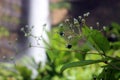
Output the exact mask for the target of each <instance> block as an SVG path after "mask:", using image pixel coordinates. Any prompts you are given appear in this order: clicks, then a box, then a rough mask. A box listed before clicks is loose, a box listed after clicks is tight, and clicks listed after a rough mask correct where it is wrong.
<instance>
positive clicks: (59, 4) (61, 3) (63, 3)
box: [50, 0, 71, 10]
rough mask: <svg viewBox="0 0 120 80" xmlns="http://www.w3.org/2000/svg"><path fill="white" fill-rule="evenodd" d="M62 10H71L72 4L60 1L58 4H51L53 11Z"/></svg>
mask: <svg viewBox="0 0 120 80" xmlns="http://www.w3.org/2000/svg"><path fill="white" fill-rule="evenodd" d="M56 8H57V9H60V8H67V9H70V8H71V6H70V3H69V2H67V1H64V0H63V1H60V2H58V3H51V4H50V9H51V10H53V9H56Z"/></svg>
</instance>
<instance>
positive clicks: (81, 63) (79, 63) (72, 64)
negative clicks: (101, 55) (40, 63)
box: [61, 59, 105, 72]
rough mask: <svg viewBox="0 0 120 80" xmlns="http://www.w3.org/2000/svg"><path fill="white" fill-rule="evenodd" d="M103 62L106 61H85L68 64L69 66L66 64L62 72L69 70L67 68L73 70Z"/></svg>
mask: <svg viewBox="0 0 120 80" xmlns="http://www.w3.org/2000/svg"><path fill="white" fill-rule="evenodd" d="M103 61H105V59H103V60H83V61H78V62H72V63H68V64H65V65H64V66H63V67H62V68H61V72H63V71H64V70H65V69H67V68H71V67H81V66H86V65H90V64H95V63H99V62H103Z"/></svg>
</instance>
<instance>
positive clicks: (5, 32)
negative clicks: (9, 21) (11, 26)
mask: <svg viewBox="0 0 120 80" xmlns="http://www.w3.org/2000/svg"><path fill="white" fill-rule="evenodd" d="M6 36H9V31H8V30H7V29H6V28H5V27H3V26H0V38H1V37H6Z"/></svg>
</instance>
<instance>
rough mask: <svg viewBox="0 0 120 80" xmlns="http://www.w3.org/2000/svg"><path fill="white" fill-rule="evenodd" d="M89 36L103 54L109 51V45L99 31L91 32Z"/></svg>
mask: <svg viewBox="0 0 120 80" xmlns="http://www.w3.org/2000/svg"><path fill="white" fill-rule="evenodd" d="M90 36H91V38H92V40H93V41H94V43H95V45H97V47H98V48H99V49H100V50H102V51H103V52H106V51H107V50H109V48H110V45H109V42H108V40H107V38H105V37H104V36H103V35H102V34H101V33H100V32H99V31H97V30H93V31H92V33H91V35H90Z"/></svg>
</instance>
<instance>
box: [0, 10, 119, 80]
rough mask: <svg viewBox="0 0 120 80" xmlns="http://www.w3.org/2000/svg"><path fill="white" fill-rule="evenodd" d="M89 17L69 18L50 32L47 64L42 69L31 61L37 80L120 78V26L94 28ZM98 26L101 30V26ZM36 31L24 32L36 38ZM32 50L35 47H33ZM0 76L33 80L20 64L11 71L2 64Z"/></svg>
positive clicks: (27, 70) (28, 71)
mask: <svg viewBox="0 0 120 80" xmlns="http://www.w3.org/2000/svg"><path fill="white" fill-rule="evenodd" d="M89 14H90V13H89V12H88V13H85V14H84V15H83V16H79V17H78V18H77V19H75V18H74V19H66V20H65V21H64V22H63V23H61V24H60V25H59V26H58V27H56V28H53V29H52V31H51V32H47V33H48V38H49V42H47V41H45V40H44V39H43V41H44V43H45V44H46V47H45V49H46V53H47V58H48V60H47V62H46V65H45V66H44V67H42V66H41V63H39V64H36V63H35V61H34V59H32V58H30V59H31V60H32V62H31V63H32V65H31V66H33V67H34V68H35V69H36V71H37V72H38V76H37V77H36V78H35V80H119V79H120V65H119V63H120V54H119V53H120V25H119V24H117V23H115V22H114V23H112V24H111V27H105V26H104V27H103V29H102V30H97V29H94V28H93V27H89V26H88V25H87V24H86V18H87V17H88V15H89ZM96 26H97V27H100V25H99V23H97V25H96ZM32 28H34V27H32ZM32 28H31V29H30V30H28V32H26V31H25V29H24V28H21V31H23V32H24V34H25V36H26V37H28V36H32V37H34V38H36V36H34V35H32V34H31V33H30V32H29V31H31V30H32ZM103 34H105V35H103ZM113 34H114V35H113ZM40 39H41V37H40ZM29 47H34V45H31V44H30V45H29ZM29 61H30V60H28V62H29ZM35 66H37V67H35ZM6 72H7V73H6ZM9 72H10V73H9ZM0 74H1V75H0V79H1V80H10V79H8V76H9V75H10V78H14V79H11V80H32V78H31V76H32V71H31V70H30V69H29V68H28V67H26V66H25V65H24V64H20V63H19V62H18V63H17V64H16V65H15V66H12V68H10V69H7V68H6V67H5V65H1V71H0ZM6 75H7V76H6ZM11 75H12V77H11ZM86 76H87V77H86Z"/></svg>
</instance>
